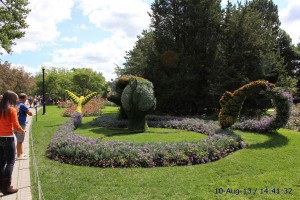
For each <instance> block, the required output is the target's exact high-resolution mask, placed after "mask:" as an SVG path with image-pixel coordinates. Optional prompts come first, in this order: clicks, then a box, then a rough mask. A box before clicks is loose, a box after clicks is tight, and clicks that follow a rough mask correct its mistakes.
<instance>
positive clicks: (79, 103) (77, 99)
mask: <svg viewBox="0 0 300 200" xmlns="http://www.w3.org/2000/svg"><path fill="white" fill-rule="evenodd" d="M65 91H66V92H67V94H68V95H69V97H70V98H71V99H72V100H73V101H74V103H76V104H77V109H76V111H77V112H79V113H82V106H83V105H84V104H86V103H87V102H88V101H89V100H91V99H92V98H93V97H94V96H95V95H96V94H97V92H93V93H91V94H89V95H87V96H86V97H84V96H81V97H78V96H76V95H75V94H74V93H73V92H71V91H69V90H65Z"/></svg>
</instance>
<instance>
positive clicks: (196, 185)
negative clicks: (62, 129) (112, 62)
mask: <svg viewBox="0 0 300 200" xmlns="http://www.w3.org/2000/svg"><path fill="white" fill-rule="evenodd" d="M110 109H111V108H110ZM114 109H115V108H114ZM62 111H63V110H62V109H57V108H55V107H54V106H51V107H50V106H49V107H47V115H41V111H40V112H39V115H38V121H37V122H35V121H34V123H33V128H32V134H33V137H34V150H35V154H36V158H37V165H38V170H39V171H38V172H39V176H40V180H41V185H42V190H43V194H44V197H45V199H47V200H48V199H55V200H57V199H65V200H67V199H70V200H74V199H78V200H79V199H80V200H81V199H180V200H181V199H195V200H196V199H197V200H198V199H299V197H300V181H299V180H300V167H299V166H300V148H299V146H300V133H299V132H295V131H290V130H286V129H280V130H279V131H278V132H277V133H273V134H257V133H249V132H238V133H239V134H241V135H242V137H243V139H244V141H245V142H246V143H247V144H248V147H247V148H246V149H243V150H239V151H237V152H235V153H233V154H231V155H229V156H227V157H225V158H223V159H221V160H219V161H217V162H213V163H208V164H202V165H194V166H182V167H163V168H124V169H120V168H95V167H83V166H72V165H66V164H61V163H57V162H54V161H52V160H49V159H48V158H46V157H45V150H46V149H47V146H48V144H49V142H50V140H51V138H52V135H53V133H54V132H55V130H56V129H57V128H58V126H59V125H60V124H61V123H62V122H63V121H65V120H66V119H68V118H64V117H61V116H60V114H61V113H62ZM104 112H106V111H104ZM113 112H114V111H112V110H110V111H109V112H107V113H113ZM107 113H106V114H107ZM91 119H92V118H84V122H83V123H84V126H85V128H83V127H81V128H80V129H81V130H77V131H78V132H79V133H80V134H82V135H89V136H91V137H92V135H94V136H93V137H99V136H100V135H101V134H102V136H103V135H104V136H105V134H109V133H105V131H104V129H99V131H101V130H102V131H103V133H101V134H100V133H98V130H97V131H96V130H95V131H96V132H97V133H93V132H92V131H89V129H90V130H93V128H92V127H89V125H88V121H90V120H91ZM96 129H97V128H96ZM106 131H107V132H109V131H112V132H113V131H115V132H113V133H116V130H106ZM117 131H119V130H117ZM152 131H153V132H152ZM150 132H151V133H149V134H148V135H151V136H149V138H147V139H145V140H149V141H152V140H153V141H156V140H155V138H156V137H161V139H162V140H164V138H165V137H166V138H167V139H165V140H168V137H169V136H170V138H171V139H170V138H169V139H170V140H173V139H172V138H176V137H177V135H178V134H179V133H178V134H176V133H175V131H174V133H171V134H170V133H169V130H167V132H168V134H167V133H157V132H156V129H150ZM152 134H153V135H152ZM182 134H186V136H185V137H187V135H188V134H189V133H188V132H186V133H184V132H183V133H182ZM95 135H96V136H95ZM191 135H194V133H191ZM196 135H197V134H196ZM106 137H108V136H107V135H106ZM145 137H146V135H145ZM185 137H183V138H185ZM193 137H194V136H191V138H189V139H191V140H192V139H193ZM109 138H111V139H118V140H119V139H120V140H121V139H122V140H123V141H130V140H135V141H140V140H142V136H139V135H137V134H134V135H131V134H127V135H126V134H125V135H124V136H121V135H112V136H111V137H109ZM32 170H33V167H32V166H31V174H33V171H32ZM32 178H33V175H32ZM32 180H33V179H32ZM32 183H33V188H34V194H33V195H34V196H33V199H38V194H37V189H36V187H35V186H36V184H35V183H34V182H33V181H32ZM218 188H223V190H224V191H226V190H227V189H228V188H229V189H232V190H234V189H239V190H241V192H244V189H247V188H251V189H256V188H257V189H258V190H257V191H256V194H253V193H252V194H241V193H240V194H239V195H236V194H229V193H227V194H226V193H225V192H223V194H216V189H218ZM265 188H268V189H269V190H270V189H273V188H279V189H280V194H265V193H264V194H261V189H265ZM284 188H291V189H292V194H284V192H285V189H284ZM288 190H289V189H288ZM288 190H287V192H289V191H288ZM228 191H229V190H228ZM246 191H248V190H246Z"/></svg>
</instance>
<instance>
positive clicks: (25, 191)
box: [0, 108, 35, 200]
mask: <svg viewBox="0 0 300 200" xmlns="http://www.w3.org/2000/svg"><path fill="white" fill-rule="evenodd" d="M29 109H30V111H31V112H32V116H27V125H26V129H25V130H26V134H25V140H24V143H23V149H24V153H25V154H27V155H29V153H30V143H29V138H30V134H31V132H30V129H31V128H30V127H31V124H32V120H35V109H34V108H29ZM29 156H30V155H29ZM29 161H30V158H28V159H27V160H17V161H16V162H15V165H14V171H13V176H12V184H11V185H12V186H13V187H14V188H17V189H19V191H18V192H17V193H15V194H11V195H6V196H3V194H2V193H1V192H0V200H32V195H31V185H30V170H29Z"/></svg>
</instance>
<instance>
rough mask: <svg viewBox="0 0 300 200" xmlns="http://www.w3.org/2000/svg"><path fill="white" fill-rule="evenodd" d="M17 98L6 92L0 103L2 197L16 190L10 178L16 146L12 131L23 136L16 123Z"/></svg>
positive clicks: (0, 176) (0, 177) (0, 187)
mask: <svg viewBox="0 0 300 200" xmlns="http://www.w3.org/2000/svg"><path fill="white" fill-rule="evenodd" d="M17 100H18V96H17V94H16V93H14V92H13V91H10V90H7V91H6V92H5V93H4V94H3V98H2V100H1V102H0V190H1V192H2V193H3V194H4V195H8V194H13V193H16V192H17V191H18V189H13V187H12V186H11V177H12V172H13V169H14V164H15V156H16V146H15V140H14V133H13V130H17V131H18V132H20V133H22V134H25V130H23V129H22V127H21V126H20V124H19V122H18V116H17V110H16V108H15V107H16V105H17Z"/></svg>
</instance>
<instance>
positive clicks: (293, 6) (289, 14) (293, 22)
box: [279, 0, 300, 44]
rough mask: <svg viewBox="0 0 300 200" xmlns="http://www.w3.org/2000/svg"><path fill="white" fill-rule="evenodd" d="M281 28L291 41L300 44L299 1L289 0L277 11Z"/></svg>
mask: <svg viewBox="0 0 300 200" xmlns="http://www.w3.org/2000/svg"><path fill="white" fill-rule="evenodd" d="M279 17H280V21H281V28H282V29H283V30H285V31H286V32H287V33H288V34H289V35H290V37H291V38H292V40H293V43H294V44H296V43H299V42H300V29H299V27H300V1H299V0H289V1H288V4H287V6H286V7H285V8H283V9H282V10H280V11H279Z"/></svg>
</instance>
